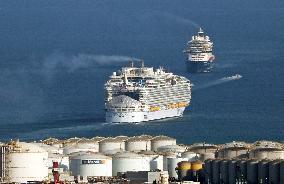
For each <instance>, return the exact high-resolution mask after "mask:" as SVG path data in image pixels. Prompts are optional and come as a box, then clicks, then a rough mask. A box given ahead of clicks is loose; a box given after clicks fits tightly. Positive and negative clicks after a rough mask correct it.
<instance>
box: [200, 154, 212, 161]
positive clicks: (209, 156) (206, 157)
mask: <svg viewBox="0 0 284 184" xmlns="http://www.w3.org/2000/svg"><path fill="white" fill-rule="evenodd" d="M215 158H216V156H215V153H213V152H208V153H201V154H199V159H200V160H201V161H205V160H208V159H215Z"/></svg>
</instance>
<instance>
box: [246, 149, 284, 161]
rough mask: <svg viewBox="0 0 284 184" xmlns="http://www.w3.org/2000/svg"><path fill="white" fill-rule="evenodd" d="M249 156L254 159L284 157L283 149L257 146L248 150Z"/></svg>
mask: <svg viewBox="0 0 284 184" xmlns="http://www.w3.org/2000/svg"><path fill="white" fill-rule="evenodd" d="M250 158H255V159H269V160H276V159H284V151H283V150H279V149H274V148H273V149H272V148H258V149H255V150H252V151H251V152H250Z"/></svg>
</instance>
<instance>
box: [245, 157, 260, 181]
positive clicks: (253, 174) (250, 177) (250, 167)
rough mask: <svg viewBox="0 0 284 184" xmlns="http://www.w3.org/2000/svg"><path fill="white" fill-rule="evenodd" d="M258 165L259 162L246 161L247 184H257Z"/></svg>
mask: <svg viewBox="0 0 284 184" xmlns="http://www.w3.org/2000/svg"><path fill="white" fill-rule="evenodd" d="M258 163H259V160H254V159H252V160H248V161H247V183H248V184H257V183H258Z"/></svg>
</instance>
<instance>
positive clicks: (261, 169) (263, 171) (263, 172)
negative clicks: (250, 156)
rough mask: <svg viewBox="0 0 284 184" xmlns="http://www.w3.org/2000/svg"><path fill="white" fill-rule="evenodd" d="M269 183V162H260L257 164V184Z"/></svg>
mask: <svg viewBox="0 0 284 184" xmlns="http://www.w3.org/2000/svg"><path fill="white" fill-rule="evenodd" d="M268 182H269V160H261V161H259V163H258V183H264V184H265V183H268Z"/></svg>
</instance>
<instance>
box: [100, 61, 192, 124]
mask: <svg viewBox="0 0 284 184" xmlns="http://www.w3.org/2000/svg"><path fill="white" fill-rule="evenodd" d="M105 90H106V98H105V108H106V121H107V122H142V121H150V120H156V119H162V118H168V117H176V116H182V114H183V111H184V109H185V107H187V106H188V105H189V104H190V99H191V83H190V81H189V80H188V79H186V78H185V77H182V76H178V75H174V74H173V73H168V72H165V71H164V69H163V68H158V69H156V70H154V69H153V68H152V67H144V63H143V62H142V64H141V67H134V66H133V62H132V63H131V64H130V66H128V67H123V68H122V69H121V71H118V72H113V74H112V75H111V76H110V79H109V80H108V81H107V82H106V84H105Z"/></svg>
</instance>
